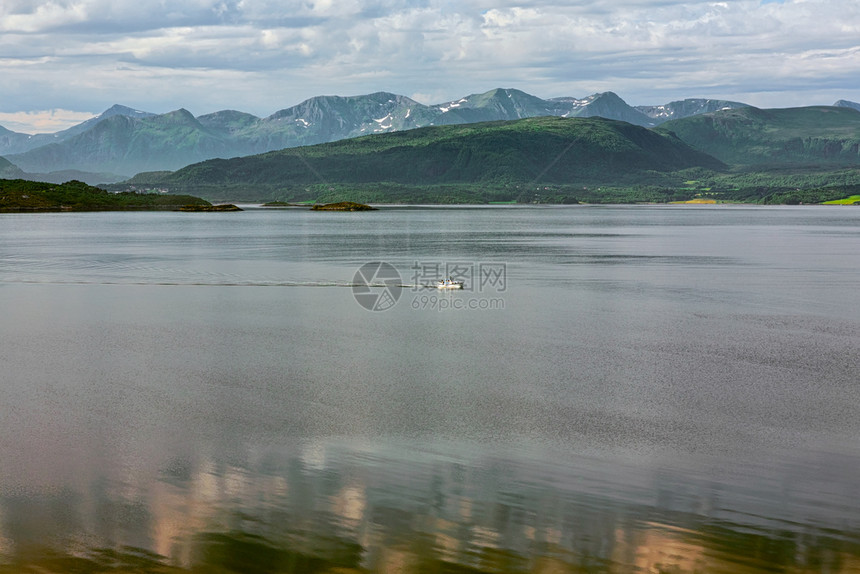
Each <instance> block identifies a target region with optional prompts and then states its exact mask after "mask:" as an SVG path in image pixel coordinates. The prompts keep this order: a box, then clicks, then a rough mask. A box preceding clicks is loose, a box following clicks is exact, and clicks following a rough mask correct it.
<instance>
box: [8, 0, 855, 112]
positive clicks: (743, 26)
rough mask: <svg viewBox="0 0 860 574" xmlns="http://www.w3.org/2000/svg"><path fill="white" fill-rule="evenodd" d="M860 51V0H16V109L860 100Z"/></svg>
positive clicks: (12, 12) (11, 35) (11, 70)
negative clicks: (502, 99)
mask: <svg viewBox="0 0 860 574" xmlns="http://www.w3.org/2000/svg"><path fill="white" fill-rule="evenodd" d="M858 49H860V4H858V3H853V2H844V1H843V0H785V1H784V2H781V3H780V2H770V3H762V2H761V0H724V1H719V2H701V1H693V0H690V1H686V2H684V1H674V0H593V1H590V2H585V1H584V0H575V1H574V2H569V1H567V2H561V1H560V0H559V1H553V0H546V1H543V0H521V1H515V0H460V1H457V2H454V1H452V0H423V1H422V0H418V1H415V0H338V1H337V2H335V1H334V0H287V1H284V0H4V2H3V3H2V4H0V54H2V55H3V57H2V58H0V75H2V77H3V78H4V79H3V82H2V84H0V109H2V110H3V111H5V112H7V113H12V112H17V111H19V110H25V111H26V110H29V109H31V108H32V109H53V108H59V107H63V108H71V109H105V108H107V107H109V106H110V105H111V104H113V103H125V104H127V105H134V106H136V107H142V108H143V109H147V110H149V111H155V112H159V111H168V110H170V109H176V108H178V107H186V108H188V109H192V110H198V113H206V112H210V111H215V110H218V109H225V108H234V109H242V110H246V111H249V112H251V113H255V114H257V115H267V114H269V113H272V112H274V111H276V110H278V109H281V108H284V107H287V106H290V105H294V104H296V103H298V102H299V101H301V100H302V99H304V98H307V97H310V96H313V95H318V94H342V95H350V94H360V93H369V92H373V91H378V90H390V91H394V92H398V93H403V94H424V95H426V100H427V101H429V102H432V103H438V102H442V101H446V100H451V99H455V98H458V97H460V96H463V95H466V94H468V93H474V92H480V91H483V90H486V89H490V88H494V87H499V86H503V87H516V88H520V89H523V90H525V91H528V92H530V93H533V94H535V95H538V96H542V97H551V96H562V95H568V96H584V95H588V94H590V93H593V92H596V91H604V90H613V91H616V92H617V93H619V94H620V95H621V96H622V97H624V98H625V99H626V100H627V101H628V102H630V103H631V104H646V103H648V104H652V103H665V102H667V101H670V100H671V99H678V98H682V97H692V96H708V97H730V96H731V97H733V98H734V99H740V100H741V101H749V102H750V103H756V104H759V105H762V104H764V105H770V106H780V105H783V104H786V103H790V104H792V105H796V104H797V103H798V100H802V101H805V102H806V103H808V104H815V103H832V101H833V100H835V99H838V98H846V99H855V100H857V99H860V80H858V78H860V69H858V68H859V67H860V64H858V60H859V59H858V57H857V55H858ZM834 95H836V96H837V97H833V96H834ZM825 98H826V99H825ZM753 99H759V100H768V101H766V102H762V101H752V100H753ZM422 101H424V100H422ZM801 103H802V102H801ZM0 125H2V121H0ZM7 127H8V126H7Z"/></svg>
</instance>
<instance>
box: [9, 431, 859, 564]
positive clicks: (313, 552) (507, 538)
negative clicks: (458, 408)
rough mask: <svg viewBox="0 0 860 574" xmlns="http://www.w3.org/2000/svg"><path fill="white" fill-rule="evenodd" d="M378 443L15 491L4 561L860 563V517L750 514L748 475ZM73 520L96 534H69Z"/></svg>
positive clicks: (302, 449)
mask: <svg viewBox="0 0 860 574" xmlns="http://www.w3.org/2000/svg"><path fill="white" fill-rule="evenodd" d="M378 447H379V445H378V444H377V445H375V446H373V447H370V446H365V445H361V444H355V443H352V444H347V443H335V442H328V443H319V442H317V443H304V444H297V445H295V446H294V448H293V449H291V450H290V451H285V450H282V451H273V452H267V453H254V454H253V455H250V454H249V456H248V459H249V460H246V461H244V462H243V463H242V464H237V463H235V462H233V463H226V462H215V461H211V460H197V461H192V460H187V459H177V460H174V461H172V463H170V464H169V465H168V467H167V468H164V469H162V470H161V472H160V475H161V476H160V479H159V480H157V481H154V482H153V483H152V484H151V485H149V486H148V487H146V489H144V490H137V489H136V488H135V487H134V486H133V485H131V484H126V485H120V486H118V485H115V484H114V485H111V484H108V483H107V482H104V483H102V484H97V485H93V486H92V487H91V488H90V490H89V491H87V492H86V493H80V492H77V493H76V492H72V491H61V492H43V493H22V494H20V495H19V496H11V497H6V498H5V499H4V500H2V504H0V519H2V524H3V525H4V530H3V531H0V551H2V555H3V556H5V562H3V563H0V572H2V573H4V574H5V573H6V572H9V573H11V572H184V571H191V572H295V573H303V572H338V573H345V572H383V573H394V572H451V573H459V572H462V573H467V572H470V573H471V572H500V573H501V572H528V573H540V574H553V573H557V572H558V573H560V572H726V573H729V572H741V573H743V572H767V571H779V572H810V571H815V572H834V573H841V572H856V571H858V570H860V536H858V533H857V532H851V531H839V530H834V529H832V528H828V527H821V528H815V527H812V526H810V525H809V524H805V525H804V524H798V523H793V522H790V521H783V522H780V521H777V520H774V519H773V518H772V516H774V515H776V514H778V512H775V511H773V508H771V512H769V513H768V514H769V515H768V517H765V516H756V515H755V514H754V512H755V510H756V509H755V504H753V505H752V506H750V505H749V499H750V498H754V499H756V500H758V501H759V504H761V497H762V495H764V498H768V495H767V494H764V493H762V492H755V491H754V489H751V488H750V486H749V477H748V476H747V477H746V479H745V483H746V484H745V485H744V486H738V487H737V488H733V487H732V485H731V484H730V481H728V480H720V481H719V482H716V481H714V479H713V477H711V478H708V479H703V478H699V479H697V478H696V477H692V476H687V477H685V478H683V479H681V480H679V479H678V478H677V477H675V478H669V477H667V476H666V475H664V474H661V473H659V472H657V473H655V474H653V475H647V473H643V472H642V471H641V468H638V467H636V466H635V465H624V464H623V463H620V462H618V461H616V462H614V463H612V464H603V463H601V462H600V461H599V460H591V459H582V460H581V461H578V462H580V463H581V464H582V466H581V468H579V469H576V468H558V469H553V468H551V467H549V466H547V465H546V464H537V466H536V467H533V466H531V465H529V464H526V463H525V462H524V461H523V460H522V459H519V458H518V459H517V462H514V461H512V460H507V459H505V458H503V457H501V455H500V457H499V458H493V457H491V458H484V459H482V460H480V461H477V464H476V460H475V459H474V458H470V455H475V454H477V453H470V452H468V450H464V451H463V452H461V453H460V455H462V456H463V458H462V459H459V458H458V457H452V456H451V455H450V453H449V454H448V456H446V457H444V458H438V459H437V458H434V457H430V458H425V457H424V456H423V455H420V454H416V451H414V450H410V448H411V447H410V445H396V446H391V447H390V449H388V450H387V451H379V450H378ZM478 456H486V455H478ZM250 459H253V460H250ZM819 462H821V461H819ZM816 466H817V465H816ZM858 470H860V469H858ZM720 478H722V479H725V478H726V477H720ZM663 481H666V482H663ZM767 483H768V481H767V480H766V479H763V480H762V487H763V488H767V486H768V484H767ZM783 486H784V488H785V490H786V492H783V493H776V494H773V500H770V501H768V500H765V501H764V504H778V499H779V497H781V496H794V497H795V500H792V501H791V502H792V504H795V505H796V504H798V503H799V501H801V500H802V499H803V497H804V493H803V492H802V491H801V490H802V489H803V488H804V487H803V485H802V484H799V483H798V484H792V485H783ZM788 491H793V494H788ZM747 510H749V511H751V512H747ZM810 512H814V510H812V509H810ZM828 512H829V511H828ZM849 513H850V510H849ZM732 517H734V519H735V520H737V522H733V521H732V520H731V518H732ZM811 522H815V520H812V521H811ZM831 522H838V516H837V517H836V520H835V521H831ZM81 532H88V533H91V534H89V535H88V536H87V537H86V538H79V539H72V540H69V539H68V538H67V536H68V534H69V533H81ZM63 548H65V549H66V550H62V549H63ZM69 549H71V550H69Z"/></svg>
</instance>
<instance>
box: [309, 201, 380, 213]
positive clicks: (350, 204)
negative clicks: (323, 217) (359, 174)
mask: <svg viewBox="0 0 860 574" xmlns="http://www.w3.org/2000/svg"><path fill="white" fill-rule="evenodd" d="M311 211H376V208H375V207H371V206H369V205H365V204H363V203H355V202H354V201H339V202H337V203H325V204H320V203H317V204H315V205H314V206H313V207H311Z"/></svg>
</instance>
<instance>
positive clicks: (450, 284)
mask: <svg viewBox="0 0 860 574" xmlns="http://www.w3.org/2000/svg"><path fill="white" fill-rule="evenodd" d="M436 288H437V289H462V288H463V282H462V281H454V280H453V279H451V278H450V277H449V278H447V279H440V280H439V281H437V282H436Z"/></svg>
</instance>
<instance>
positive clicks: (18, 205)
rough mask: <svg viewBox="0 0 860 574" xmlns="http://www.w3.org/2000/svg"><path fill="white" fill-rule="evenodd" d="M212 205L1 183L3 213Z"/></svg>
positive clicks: (78, 186)
mask: <svg viewBox="0 0 860 574" xmlns="http://www.w3.org/2000/svg"><path fill="white" fill-rule="evenodd" d="M184 205H209V202H208V201H204V200H202V199H200V198H198V197H191V196H187V195H169V196H168V195H156V194H141V193H133V192H126V193H108V192H107V191H105V190H103V189H99V188H97V187H92V186H89V185H87V184H85V183H83V182H80V181H68V182H66V183H63V184H60V185H57V184H53V183H47V182H39V181H28V180H23V179H0V212H31V211H120V210H169V209H177V208H179V207H181V206H184Z"/></svg>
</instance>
